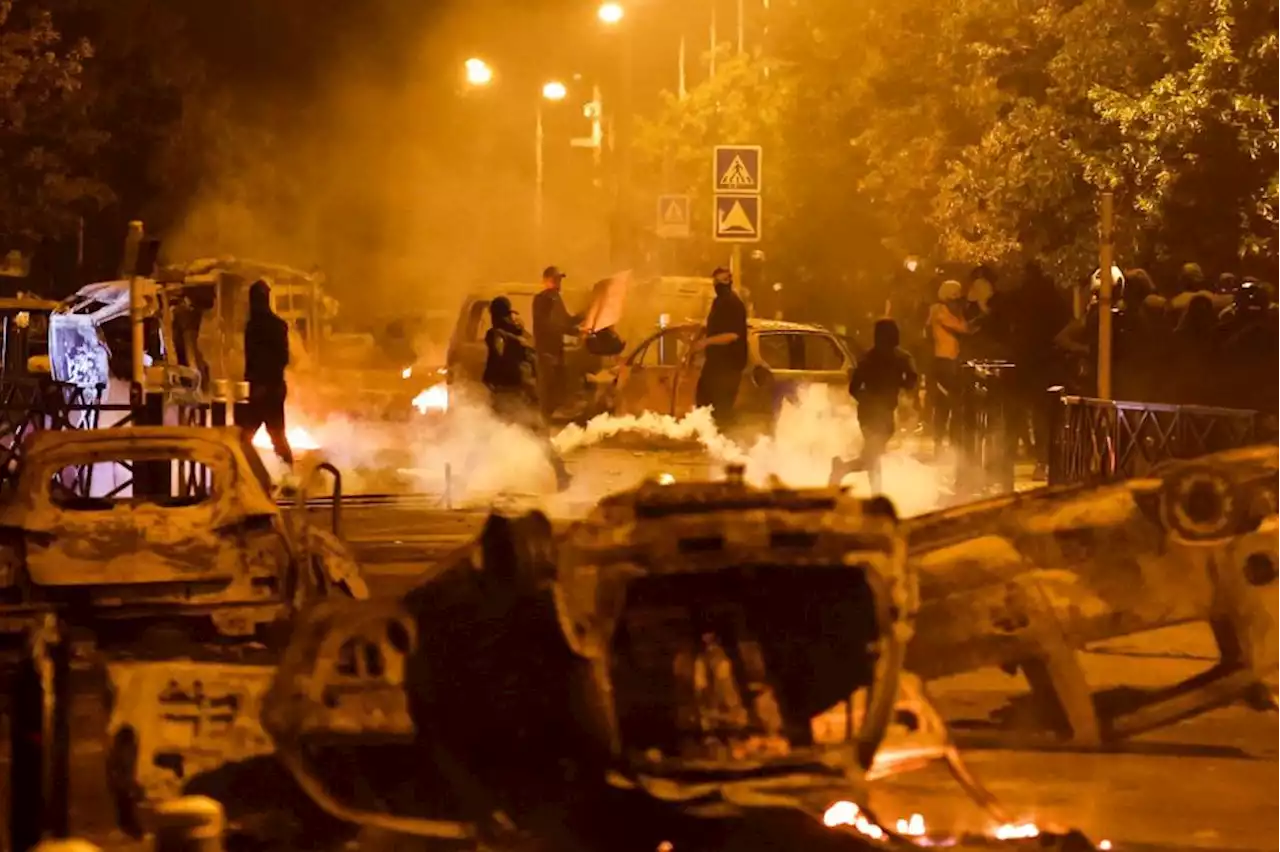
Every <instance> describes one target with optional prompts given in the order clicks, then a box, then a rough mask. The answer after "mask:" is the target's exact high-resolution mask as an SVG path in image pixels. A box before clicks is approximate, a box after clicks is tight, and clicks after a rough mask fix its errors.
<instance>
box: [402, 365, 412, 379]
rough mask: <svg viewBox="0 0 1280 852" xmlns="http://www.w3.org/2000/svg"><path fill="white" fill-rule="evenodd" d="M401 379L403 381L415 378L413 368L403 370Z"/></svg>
mask: <svg viewBox="0 0 1280 852" xmlns="http://www.w3.org/2000/svg"><path fill="white" fill-rule="evenodd" d="M400 378H402V379H411V378H413V368H412V367H405V368H404V369H403V370H401V371H400Z"/></svg>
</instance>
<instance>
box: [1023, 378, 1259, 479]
mask: <svg viewBox="0 0 1280 852" xmlns="http://www.w3.org/2000/svg"><path fill="white" fill-rule="evenodd" d="M1049 396H1050V398H1049V400H1048V405H1049V412H1050V418H1049V484H1050V485H1067V484H1074V483H1095V482H1106V481H1109V480H1114V479H1126V478H1129V477H1134V476H1143V475H1145V474H1146V473H1148V472H1149V471H1150V470H1151V469H1152V468H1153V467H1155V466H1156V465H1158V464H1159V463H1161V462H1164V461H1167V460H1169V459H1189V458H1196V457H1197V456H1202V455H1206V454H1208V453H1214V452H1219V451H1221V450H1229V449H1234V448H1236V447H1245V446H1249V445H1251V444H1258V443H1262V442H1264V441H1271V440H1275V438H1276V428H1275V422H1274V419H1273V418H1268V417H1267V416H1266V415H1263V414H1260V413H1259V412H1256V411H1246V410H1243V409H1235V408H1208V407H1205V406H1198V405H1166V404H1162V403H1154V402H1131V401H1113V400H1105V399H1092V398H1090V397H1082V396H1069V395H1067V394H1065V393H1063V390H1062V388H1059V387H1055V388H1050V389H1049Z"/></svg>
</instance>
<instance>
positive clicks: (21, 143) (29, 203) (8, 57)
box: [0, 0, 110, 240]
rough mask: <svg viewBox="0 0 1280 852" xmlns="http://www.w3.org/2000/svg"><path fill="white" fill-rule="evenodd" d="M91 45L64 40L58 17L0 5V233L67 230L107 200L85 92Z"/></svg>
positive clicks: (97, 135)
mask: <svg viewBox="0 0 1280 852" xmlns="http://www.w3.org/2000/svg"><path fill="white" fill-rule="evenodd" d="M91 56H92V51H91V49H90V46H89V44H88V42H87V41H76V42H73V43H70V44H68V43H65V42H64V40H63V39H62V36H61V34H60V33H59V32H58V30H57V28H56V27H55V24H54V20H53V16H52V15H51V14H50V13H49V12H48V11H47V10H42V9H31V8H29V7H28V6H27V5H26V4H23V5H22V6H15V4H14V3H12V2H11V0H4V2H0V233H3V234H4V235H6V237H7V238H8V239H10V240H14V239H23V238H26V239H32V238H36V237H39V236H48V235H58V234H61V233H66V232H67V231H69V230H70V229H71V228H73V227H74V226H75V221H76V218H77V211H78V210H80V209H83V205H85V204H93V203H99V202H102V201H105V200H106V199H108V198H109V197H110V191H109V189H108V187H107V186H106V185H105V184H104V183H103V182H101V181H100V180H98V179H97V178H96V177H95V175H94V172H93V164H92V157H93V155H94V154H95V152H96V151H97V149H98V147H99V146H100V145H101V144H102V142H103V140H104V138H105V137H104V135H103V134H102V133H101V132H98V131H96V130H95V129H94V128H93V125H92V123H91V121H90V118H89V115H88V111H87V108H86V103H85V100H84V99H83V97H82V96H81V95H82V92H81V84H82V80H83V75H84V63H85V62H86V61H88V60H89V59H90V57H91Z"/></svg>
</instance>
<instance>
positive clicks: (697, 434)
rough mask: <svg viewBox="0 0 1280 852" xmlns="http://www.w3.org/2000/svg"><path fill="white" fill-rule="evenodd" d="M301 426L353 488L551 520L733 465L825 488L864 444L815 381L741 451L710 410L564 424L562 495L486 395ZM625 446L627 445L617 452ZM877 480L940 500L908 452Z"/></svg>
mask: <svg viewBox="0 0 1280 852" xmlns="http://www.w3.org/2000/svg"><path fill="white" fill-rule="evenodd" d="M305 428H306V429H307V430H308V431H310V432H311V433H312V437H313V438H314V439H315V441H316V442H317V443H318V444H320V445H322V446H323V447H324V448H325V449H324V455H325V456H327V457H328V458H330V459H331V460H333V461H335V462H336V463H337V464H338V465H339V466H340V467H341V468H342V469H343V470H344V472H345V475H346V476H347V481H348V482H350V485H349V486H348V490H349V491H379V492H381V491H399V490H409V491H414V492H428V493H431V494H435V495H439V496H440V497H441V499H442V500H444V499H445V494H446V493H447V494H448V499H449V501H450V502H451V503H452V504H453V505H455V506H488V505H492V504H494V503H515V504H520V505H525V506H534V505H537V506H541V507H542V508H544V509H546V510H548V511H550V512H551V513H553V514H556V515H575V514H580V513H581V512H583V511H586V510H587V509H589V508H590V507H591V506H592V505H593V504H594V503H595V502H596V501H597V500H599V499H600V498H601V497H603V496H605V495H606V494H608V493H611V492H614V491H618V490H621V489H624V488H628V487H632V486H634V485H636V484H638V483H639V482H640V481H642V480H644V479H649V478H657V477H659V476H660V475H662V474H667V475H670V476H673V477H674V478H676V479H682V478H689V479H692V478H705V477H707V476H710V477H713V478H717V477H719V476H721V475H722V471H723V469H724V466H725V465H728V464H742V465H744V466H745V475H746V478H747V480H748V481H749V482H751V483H753V484H756V485H768V484H770V483H771V482H774V481H776V482H778V483H781V484H783V485H788V486H793V487H820V486H823V485H826V483H827V478H828V475H829V472H830V469H831V460H832V458H833V457H835V456H842V457H846V458H847V457H852V456H856V455H857V454H858V452H859V451H860V450H861V445H862V436H861V433H860V432H859V430H858V427H857V418H856V413H855V410H854V408H853V406H852V404H851V403H849V402H848V401H847V399H842V398H841V396H840V395H839V394H833V393H829V392H828V389H827V388H826V387H824V386H821V385H816V386H810V387H806V388H803V389H801V391H800V393H799V395H798V397H797V399H796V401H795V402H789V403H786V404H785V405H784V406H783V409H782V411H781V413H780V415H779V417H778V420H777V425H776V428H775V430H774V433H773V434H772V435H768V436H761V437H759V438H756V439H755V440H754V441H752V442H750V443H745V444H744V443H739V442H737V441H734V440H732V439H731V438H729V437H727V436H726V435H724V434H722V433H721V432H720V431H719V430H718V429H717V428H716V426H715V424H714V422H713V421H712V419H711V416H710V411H709V410H708V409H697V410H694V411H693V412H691V413H689V414H688V415H686V416H684V417H682V418H674V417H671V416H669V415H661V414H652V413H649V414H644V415H641V416H638V417H631V416H625V417H619V416H614V415H607V414H606V415H600V416H598V417H596V418H594V419H592V420H591V421H590V422H588V423H587V424H586V425H585V426H577V425H570V426H567V427H565V428H564V429H562V430H560V431H559V433H557V434H556V435H555V436H554V438H553V439H552V443H553V444H554V446H555V447H556V448H557V450H558V451H559V452H560V453H561V454H562V456H563V457H564V458H565V459H566V461H567V462H568V463H569V466H570V468H571V470H572V471H573V473H574V482H573V485H572V487H571V488H570V489H569V490H568V492H566V493H563V494H556V493H554V484H555V478H554V476H553V474H552V471H551V467H550V465H549V464H548V462H547V458H546V455H545V445H544V443H543V442H542V441H540V440H539V439H538V438H537V437H535V436H534V435H533V434H532V433H531V432H529V431H527V430H526V429H523V428H521V427H518V426H513V425H511V424H508V423H504V422H502V421H500V420H498V419H497V418H495V417H494V416H493V414H492V413H491V412H490V410H489V408H488V406H487V405H485V404H484V401H483V400H482V399H477V398H474V397H470V398H469V397H467V396H465V395H461V394H459V393H457V392H456V391H455V393H454V395H453V398H452V399H451V400H450V410H449V412H448V414H447V415H440V416H433V417H418V418H415V419H413V420H411V421H409V422H406V423H385V422H384V423H375V422H368V421H361V422H358V423H357V422H355V421H351V420H349V419H346V418H342V417H331V418H329V419H327V420H325V421H323V422H320V423H316V424H313V425H307V426H306V427H305ZM620 439H625V440H626V444H627V445H626V447H624V448H618V447H617V445H618V444H619V443H620ZM637 441H640V442H642V446H641V447H637V446H636V442H637ZM883 472H884V475H883V482H884V491H885V493H886V494H887V495H888V496H889V497H890V498H892V499H893V501H894V503H895V504H896V505H897V506H898V508H899V511H900V512H902V513H903V514H906V515H910V514H918V513H920V512H925V511H928V510H930V509H933V508H936V507H937V506H938V505H939V504H940V502H941V501H942V500H943V499H944V498H945V496H946V486H945V483H944V480H943V477H942V476H940V474H939V471H938V470H937V469H936V468H934V467H932V466H930V465H926V464H923V463H921V462H919V461H917V460H916V459H915V458H913V457H912V456H911V455H909V454H908V453H907V452H905V451H903V450H899V451H896V452H891V453H890V454H889V455H888V456H887V457H886V458H885V459H884V462H883ZM844 485H845V486H846V487H848V488H850V489H851V490H852V491H853V492H854V493H857V494H864V495H865V494H869V493H870V484H869V482H868V479H867V476H866V474H864V473H858V474H852V475H850V476H848V477H846V479H845V481H844Z"/></svg>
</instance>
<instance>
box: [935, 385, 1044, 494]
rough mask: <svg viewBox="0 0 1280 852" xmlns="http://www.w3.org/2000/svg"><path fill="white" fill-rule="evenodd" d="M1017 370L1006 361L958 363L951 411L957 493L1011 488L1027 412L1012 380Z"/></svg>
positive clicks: (1007, 489)
mask: <svg viewBox="0 0 1280 852" xmlns="http://www.w3.org/2000/svg"><path fill="white" fill-rule="evenodd" d="M1016 369H1017V367H1016V365H1015V364H1013V363H1011V362H1009V361H969V362H967V363H965V364H962V365H961V367H960V372H959V376H958V380H957V383H956V384H957V387H956V397H955V400H954V402H953V408H952V414H951V416H952V419H953V421H954V425H953V426H952V436H953V443H952V447H953V449H954V450H955V455H956V471H955V494H956V496H957V497H960V498H974V497H977V496H979V495H981V494H983V493H985V492H988V491H996V492H999V493H1008V492H1012V491H1013V483H1014V461H1015V458H1016V456H1017V450H1018V434H1019V429H1018V426H1019V421H1020V418H1021V419H1025V417H1026V414H1027V412H1026V410H1025V408H1024V406H1023V405H1022V404H1020V402H1019V399H1018V393H1017V388H1016V386H1015V384H1014V382H1015V376H1016Z"/></svg>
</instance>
